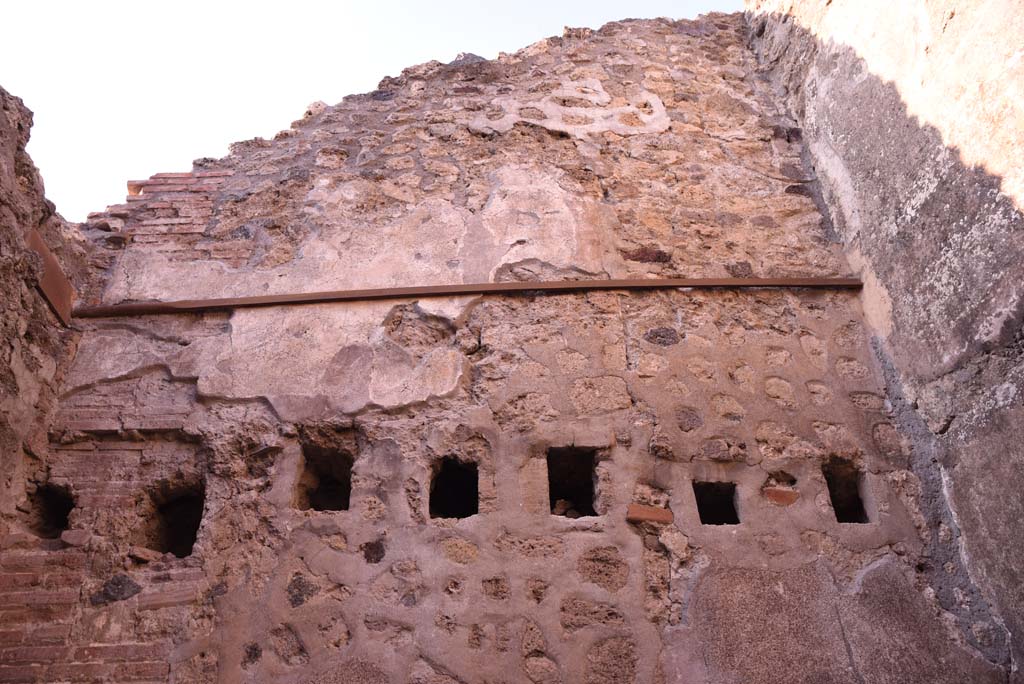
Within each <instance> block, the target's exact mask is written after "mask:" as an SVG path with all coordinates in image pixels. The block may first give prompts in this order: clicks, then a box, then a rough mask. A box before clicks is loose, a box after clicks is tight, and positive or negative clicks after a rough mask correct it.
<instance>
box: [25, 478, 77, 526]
mask: <svg viewBox="0 0 1024 684" xmlns="http://www.w3.org/2000/svg"><path fill="white" fill-rule="evenodd" d="M28 501H29V509H30V516H31V517H30V519H29V527H30V528H31V529H32V531H33V532H35V533H36V534H37V535H39V536H40V537H43V538H45V539H57V538H58V537H60V534H61V532H63V531H64V530H66V529H68V518H69V517H70V515H71V511H72V510H74V508H75V499H74V497H72V496H71V492H70V491H68V489H67V488H65V487H59V486H57V485H54V484H50V483H46V484H44V485H40V486H39V487H37V488H36V490H35V491H34V492H32V493H31V494H29V496H28Z"/></svg>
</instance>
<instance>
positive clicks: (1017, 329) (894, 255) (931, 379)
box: [747, 0, 1024, 662]
mask: <svg viewBox="0 0 1024 684" xmlns="http://www.w3.org/2000/svg"><path fill="white" fill-rule="evenodd" d="M747 6H748V9H749V10H750V16H751V23H752V32H753V33H752V38H753V39H752V46H753V48H754V49H755V50H756V51H757V52H758V54H759V56H760V58H761V60H762V62H763V63H764V65H765V67H766V74H765V75H766V77H769V78H770V79H771V80H772V82H773V83H774V84H776V85H777V86H778V87H779V88H780V91H779V92H784V93H785V101H786V104H787V106H788V108H789V109H790V111H791V112H792V113H793V114H794V115H795V116H796V118H797V120H798V122H799V124H800V126H801V127H802V138H803V140H804V141H806V143H807V151H808V155H809V160H810V161H811V162H812V163H813V165H814V167H815V171H816V174H817V178H818V180H817V185H819V186H820V190H821V192H822V195H823V198H824V206H826V207H827V208H828V213H829V215H830V219H831V222H832V224H833V226H834V229H835V232H836V234H837V237H839V238H840V239H842V240H843V242H844V243H845V244H846V250H847V253H848V254H849V255H850V258H851V264H852V265H853V266H854V267H855V268H857V269H858V271H860V272H861V273H862V277H863V279H864V281H865V285H866V287H865V293H864V306H865V315H866V319H867V321H868V323H869V325H870V329H871V334H872V335H873V337H874V340H873V344H874V345H875V346H876V348H877V350H878V353H879V355H880V357H881V358H882V359H883V361H884V363H886V364H887V365H889V366H890V369H889V372H888V376H887V381H888V383H889V397H890V399H891V400H892V401H893V403H894V405H895V407H896V409H897V413H898V416H899V418H898V420H899V423H900V425H901V427H902V429H903V430H904V431H905V434H906V435H907V436H908V437H910V442H911V444H912V447H913V448H912V452H911V453H912V455H911V459H910V463H911V467H912V468H913V470H914V471H915V472H916V473H917V475H918V476H919V477H920V478H921V482H922V490H923V500H924V501H926V502H928V505H927V506H926V507H925V510H924V514H925V517H926V519H927V523H928V531H927V535H928V537H929V539H930V543H931V546H932V551H931V553H932V554H933V557H934V561H933V563H932V564H931V565H930V570H931V580H930V581H931V584H932V585H933V587H934V588H935V590H936V593H937V596H938V599H939V602H940V604H941V605H942V606H943V608H945V609H946V610H949V611H950V612H951V613H953V614H954V615H956V616H957V620H958V623H959V625H960V628H961V630H962V631H963V633H964V634H965V635H966V638H967V639H968V641H969V642H970V643H972V644H973V645H974V646H976V647H978V648H980V649H982V650H983V651H984V652H985V653H986V654H987V655H988V656H989V657H991V658H993V659H996V660H1008V659H1010V656H1009V654H1007V652H1006V647H1007V641H1008V640H1009V642H1010V645H1011V647H1012V648H1013V650H1014V655H1013V657H1012V660H1013V661H1014V662H1020V661H1021V659H1022V658H1024V640H1022V639H1024V637H1022V635H1024V621H1022V614H1021V610H1020V606H1022V605H1024V593H1022V591H1024V589H1022V588H1024V577H1022V575H1021V568H1022V567H1024V555H1022V553H1024V552H1022V547H1021V545H1020V544H1018V543H1017V539H1018V538H1019V536H1020V535H1019V527H1020V525H1019V521H1020V520H1021V519H1022V517H1024V504H1022V503H1021V498H1020V497H1019V496H1017V492H1018V491H1019V489H1020V478H1019V473H1020V472H1021V468H1022V466H1024V449H1022V447H1021V444H1024V433H1022V432H1021V424H1022V423H1021V419H1020V418H1021V410H1020V406H1021V397H1022V396H1024V351H1022V350H1024V348H1022V346H1021V338H1022V333H1021V330H1022V322H1024V290H1022V288H1021V287H1020V283H1021V281H1022V279H1024V213H1022V210H1024V166H1022V165H1021V164H1020V163H1019V160H1020V159H1021V157H1022V155H1024V135H1022V134H1021V131H1022V125H1024V106H1022V104H1021V103H1022V101H1024V100H1022V98H1024V64H1022V62H1021V60H1020V45H1019V40H1017V39H1016V36H1017V35H1018V34H1019V33H1020V31H1021V30H1024V12H1022V11H1021V8H1020V7H1019V6H1017V5H1015V4H1013V3H980V2H967V3H964V2H954V1H952V0H950V1H945V2H918V1H913V2H906V3H899V4H896V5H894V4H892V3H886V2H880V1H878V2H876V1H874V0H869V1H868V2H864V3H856V4H844V3H829V2H827V1H826V0H807V1H805V2H797V3H791V2H777V1H776V0H751V1H750V2H748V3H747ZM882 15H884V16H885V21H884V22H878V21H876V20H875V17H878V16H882ZM837 362H838V361H837ZM851 400H853V401H855V402H856V403H858V404H859V405H863V406H865V408H870V406H872V405H876V406H880V405H881V404H882V400H881V398H878V399H873V398H872V397H864V396H853V395H851ZM883 439H884V433H883ZM886 441H887V442H888V443H889V444H890V445H891V444H892V442H893V440H886ZM880 447H882V448H886V449H890V450H892V449H893V447H892V446H882V445H880ZM895 448H896V449H899V447H898V446H897V447H895ZM1003 625H1005V628H1004V626H1003Z"/></svg>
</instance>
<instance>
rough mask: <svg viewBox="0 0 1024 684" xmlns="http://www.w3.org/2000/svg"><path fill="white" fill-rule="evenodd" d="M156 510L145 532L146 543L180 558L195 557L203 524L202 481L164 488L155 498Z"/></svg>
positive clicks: (203, 495) (204, 492)
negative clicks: (193, 553) (197, 541)
mask: <svg viewBox="0 0 1024 684" xmlns="http://www.w3.org/2000/svg"><path fill="white" fill-rule="evenodd" d="M151 498H152V501H153V504H154V506H153V510H152V513H151V515H150V517H149V519H148V520H147V521H146V525H145V526H144V528H143V529H142V534H143V539H142V544H143V546H146V547H147V548H150V549H152V550H154V551H158V552H160V553H172V554H174V555H175V556H177V557H178V558H186V557H188V556H191V555H192V548H193V547H194V546H195V543H196V535H198V533H199V525H200V523H201V522H202V521H203V507H204V505H205V501H206V489H205V487H204V486H203V484H202V483H201V482H195V483H185V484H176V485H173V486H167V487H163V488H161V489H160V490H158V491H157V492H155V493H153V494H152V495H151Z"/></svg>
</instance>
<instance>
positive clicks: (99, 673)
mask: <svg viewBox="0 0 1024 684" xmlns="http://www.w3.org/2000/svg"><path fill="white" fill-rule="evenodd" d="M113 671H114V666H113V665H108V664H107V663H62V664H59V665H51V666H50V667H49V668H47V670H46V676H47V677H48V679H47V681H57V680H64V681H70V682H91V681H93V680H95V679H103V678H109V677H110V675H111V674H112V673H113Z"/></svg>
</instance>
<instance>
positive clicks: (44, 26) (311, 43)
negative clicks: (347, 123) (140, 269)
mask: <svg viewBox="0 0 1024 684" xmlns="http://www.w3.org/2000/svg"><path fill="white" fill-rule="evenodd" d="M741 5H742V0H631V1H629V2H625V1H623V0H616V1H606V0H547V1H546V2H545V1H538V0H520V1H518V2H501V3H498V2H482V1H480V0H478V1H477V2H468V1H462V0H435V1H427V0H420V1H419V2H414V1H412V0H408V1H405V2H397V1H391V2H387V1H384V0H376V1H375V0H363V1H361V2H348V1H343V0H339V1H336V2H312V1H310V0H289V1H287V2H274V3H269V2H257V1H255V0H251V1H249V2H234V1H232V2H227V1H222V0H205V1H203V2H196V1H194V0H175V1H174V2H140V1H139V0H135V1H134V2H123V1H114V0H90V1H83V0H61V1H57V0H28V1H24V2H18V3H10V4H7V5H6V6H5V7H4V8H3V12H2V14H3V24H4V26H3V31H2V34H0V86H3V87H4V88H5V89H6V90H7V91H8V92H10V93H12V94H14V95H17V96H18V97H21V98H22V99H23V100H24V101H25V104H26V105H28V107H29V109H31V110H32V111H33V112H35V125H34V127H33V129H32V140H31V142H30V143H29V148H28V149H29V153H30V154H31V155H32V158H33V160H34V161H35V163H36V166H38V167H39V169H40V170H41V171H42V175H43V180H44V182H45V183H46V194H47V197H48V198H49V199H50V200H52V201H53V202H54V203H56V205H57V210H58V211H59V212H60V213H61V214H62V215H63V216H64V217H65V218H67V219H69V220H72V221H80V220H84V218H85V216H86V214H87V213H88V212H90V211H100V210H102V209H103V208H104V207H106V206H107V205H108V204H117V203H119V202H122V201H124V196H125V194H126V191H125V181H127V180H129V179H136V178H148V177H149V176H150V175H152V174H154V173H158V172H162V171H188V170H190V169H191V168H192V160H193V159H197V158H199V157H221V156H224V155H225V154H227V147H228V145H229V144H230V143H232V142H234V141H238V140H246V139H249V138H253V137H256V136H262V137H265V138H270V137H273V135H274V134H275V133H277V132H278V131H280V130H282V129H285V128H288V126H289V124H290V123H291V122H292V121H294V120H295V119H298V118H300V117H301V116H302V113H303V111H304V110H305V108H306V105H308V104H309V103H311V102H315V101H317V100H323V101H324V102H327V103H328V104H333V103H335V102H338V101H339V100H341V98H342V97H344V96H345V95H349V94H352V93H362V92H366V91H369V90H373V89H374V88H375V87H376V85H377V83H378V82H379V81H380V79H381V78H382V77H384V76H388V75H391V76H395V75H398V73H399V72H400V71H401V70H402V69H403V68H405V67H407V66H411V65H414V64H419V63H422V62H426V61H429V60H431V59H436V60H439V61H442V62H449V61H451V60H452V59H454V58H455V56H456V55H457V54H458V53H459V52H473V53H476V54H478V55H481V56H483V57H487V58H494V57H497V55H498V53H499V52H513V51H515V50H517V49H519V48H521V47H524V46H526V45H529V44H530V43H533V42H535V41H537V40H540V39H541V38H544V37H546V36H551V35H561V33H562V27H563V26H576V27H578V26H588V27H591V28H598V27H600V26H601V25H602V24H604V23H606V22H608V21H614V20H617V19H623V18H626V17H662V16H667V17H672V18H675V19H679V18H692V17H695V16H697V15H699V14H703V13H705V12H709V11H724V12H734V11H739V10H740V9H741Z"/></svg>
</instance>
